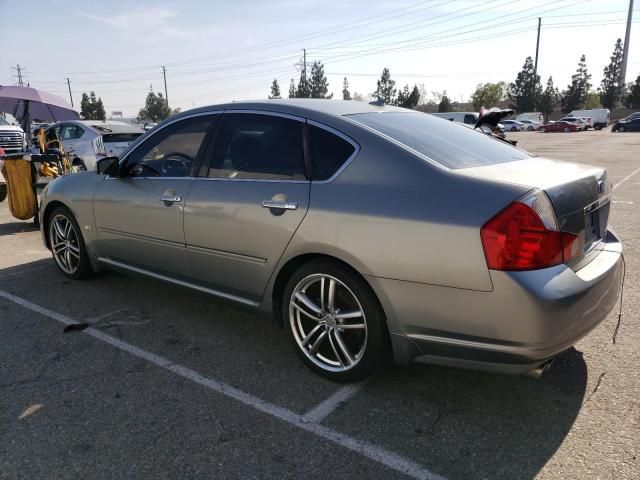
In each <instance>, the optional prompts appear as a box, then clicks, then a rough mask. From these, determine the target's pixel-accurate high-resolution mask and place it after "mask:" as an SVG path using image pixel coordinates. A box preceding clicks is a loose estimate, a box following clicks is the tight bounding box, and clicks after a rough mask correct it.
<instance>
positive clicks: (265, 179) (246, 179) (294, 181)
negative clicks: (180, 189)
mask: <svg viewBox="0 0 640 480" xmlns="http://www.w3.org/2000/svg"><path fill="white" fill-rule="evenodd" d="M189 178H193V177H189ZM195 180H196V181H198V180H203V181H214V182H262V183H300V184H309V183H310V181H309V180H287V179H282V180H278V179H276V178H223V177H197V178H196V179H195Z"/></svg>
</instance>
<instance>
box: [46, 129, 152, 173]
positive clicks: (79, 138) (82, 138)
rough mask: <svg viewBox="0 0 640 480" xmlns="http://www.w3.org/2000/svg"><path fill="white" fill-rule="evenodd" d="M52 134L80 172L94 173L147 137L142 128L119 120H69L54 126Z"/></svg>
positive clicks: (48, 130)
mask: <svg viewBox="0 0 640 480" xmlns="http://www.w3.org/2000/svg"><path fill="white" fill-rule="evenodd" d="M52 130H53V131H55V133H56V135H57V137H58V139H59V140H60V143H61V144H62V148H63V149H64V151H65V152H66V153H67V154H68V155H69V159H70V160H71V161H72V164H73V166H74V167H76V168H77V169H78V170H95V167H96V162H97V161H98V160H99V159H100V158H104V157H107V156H118V155H120V154H121V153H122V152H123V151H124V150H126V148H127V147H128V146H129V145H131V143H133V142H134V141H135V140H136V139H137V138H138V137H139V136H140V135H142V134H144V130H143V129H142V128H140V127H139V126H137V125H132V124H130V123H125V122H119V121H116V120H107V121H101V120H70V121H66V122H59V123H54V124H53V125H51V126H50V127H49V128H48V129H47V133H49V132H50V131H52Z"/></svg>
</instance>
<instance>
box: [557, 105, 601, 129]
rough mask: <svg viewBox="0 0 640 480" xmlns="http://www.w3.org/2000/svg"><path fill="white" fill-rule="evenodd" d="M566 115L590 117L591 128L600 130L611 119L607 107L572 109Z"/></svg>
mask: <svg viewBox="0 0 640 480" xmlns="http://www.w3.org/2000/svg"><path fill="white" fill-rule="evenodd" d="M567 117H579V118H582V117H591V122H592V123H593V128H595V129H596V130H601V129H603V128H604V127H606V126H607V125H609V122H610V121H611V112H610V111H609V109H608V108H594V109H592V110H573V111H572V112H571V113H570V114H569V115H567Z"/></svg>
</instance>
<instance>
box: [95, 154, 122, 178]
mask: <svg viewBox="0 0 640 480" xmlns="http://www.w3.org/2000/svg"><path fill="white" fill-rule="evenodd" d="M96 173H97V174H98V175H109V176H112V177H117V176H118V157H105V158H101V159H100V160H98V163H97V164H96Z"/></svg>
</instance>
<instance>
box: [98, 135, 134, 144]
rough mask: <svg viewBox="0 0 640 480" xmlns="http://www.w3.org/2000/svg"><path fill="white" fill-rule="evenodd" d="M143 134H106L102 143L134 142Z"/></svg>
mask: <svg viewBox="0 0 640 480" xmlns="http://www.w3.org/2000/svg"><path fill="white" fill-rule="evenodd" d="M140 135H142V133H105V134H104V135H102V141H103V142H104V143H116V142H133V141H134V140H135V139H136V138H138V137H139V136H140Z"/></svg>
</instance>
